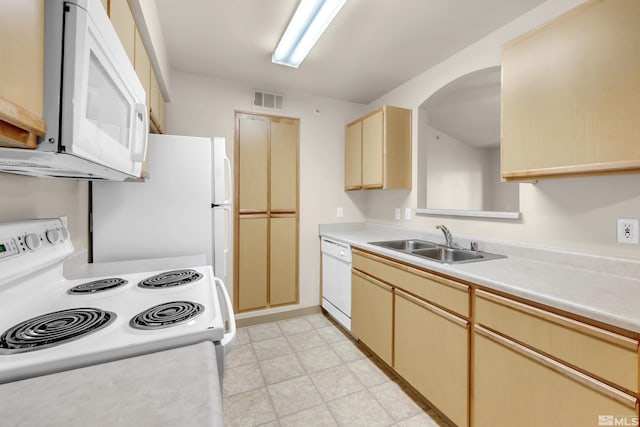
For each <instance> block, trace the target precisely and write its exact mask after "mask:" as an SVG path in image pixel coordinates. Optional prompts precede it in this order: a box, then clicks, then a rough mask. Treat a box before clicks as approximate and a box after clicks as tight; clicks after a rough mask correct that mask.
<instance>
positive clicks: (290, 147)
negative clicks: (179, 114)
mask: <svg viewBox="0 0 640 427" xmlns="http://www.w3.org/2000/svg"><path fill="white" fill-rule="evenodd" d="M299 123H300V121H299V119H293V118H289V117H276V116H269V115H261V114H252V113H244V112H236V136H235V156H234V160H235V166H236V167H235V170H234V180H235V188H236V194H235V202H236V203H235V209H234V214H235V219H236V221H235V224H236V226H235V227H236V229H235V232H234V241H235V245H234V260H235V262H234V267H235V275H234V305H235V309H236V310H237V311H238V312H243V311H250V310H258V309H263V308H268V307H272V306H276V305H286V304H294V303H297V302H298V298H299V296H298V295H299V292H298V235H299V232H298V227H299V225H298V224H299V213H298V210H299V206H298V199H299V197H298V187H299V180H298V146H299Z"/></svg>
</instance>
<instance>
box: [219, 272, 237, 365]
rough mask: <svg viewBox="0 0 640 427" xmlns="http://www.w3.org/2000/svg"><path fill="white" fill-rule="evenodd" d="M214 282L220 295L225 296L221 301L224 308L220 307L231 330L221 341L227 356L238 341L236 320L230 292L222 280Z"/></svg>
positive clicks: (226, 332)
mask: <svg viewBox="0 0 640 427" xmlns="http://www.w3.org/2000/svg"><path fill="white" fill-rule="evenodd" d="M214 281H215V284H216V287H217V288H218V290H219V292H218V295H220V294H222V296H223V301H221V305H222V304H224V307H220V308H221V309H222V312H223V313H224V314H225V316H226V319H225V323H227V324H228V328H229V330H228V331H225V334H224V337H223V338H222V339H221V340H220V345H221V346H222V348H223V350H224V354H225V355H227V354H228V353H229V351H231V348H232V347H233V344H234V343H235V341H236V319H235V316H234V314H233V306H232V305H231V298H230V297H229V292H227V288H226V287H225V286H224V283H223V282H222V280H220V279H218V278H217V277H216V278H214Z"/></svg>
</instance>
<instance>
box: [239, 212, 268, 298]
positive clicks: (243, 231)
mask: <svg viewBox="0 0 640 427" xmlns="http://www.w3.org/2000/svg"><path fill="white" fill-rule="evenodd" d="M238 222H239V225H238V228H239V239H238V247H239V252H238V309H239V310H240V311H242V310H251V309H254V308H261V307H266V305H267V250H268V242H267V217H266V215H265V216H263V215H260V216H253V215H252V216H250V217H240V220H239V221H238Z"/></svg>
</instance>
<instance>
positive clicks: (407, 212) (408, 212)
mask: <svg viewBox="0 0 640 427" xmlns="http://www.w3.org/2000/svg"><path fill="white" fill-rule="evenodd" d="M404 219H406V220H407V221H409V220H410V219H411V208H404Z"/></svg>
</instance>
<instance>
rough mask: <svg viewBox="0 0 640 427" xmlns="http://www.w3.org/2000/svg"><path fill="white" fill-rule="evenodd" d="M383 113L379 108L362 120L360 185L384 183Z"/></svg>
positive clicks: (366, 186)
mask: <svg viewBox="0 0 640 427" xmlns="http://www.w3.org/2000/svg"><path fill="white" fill-rule="evenodd" d="M383 162H384V114H383V111H382V110H380V111H378V112H376V113H374V114H372V115H370V116H368V117H367V118H365V119H364V120H363V121H362V186H363V187H364V188H382V186H383V184H384V165H383Z"/></svg>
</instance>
